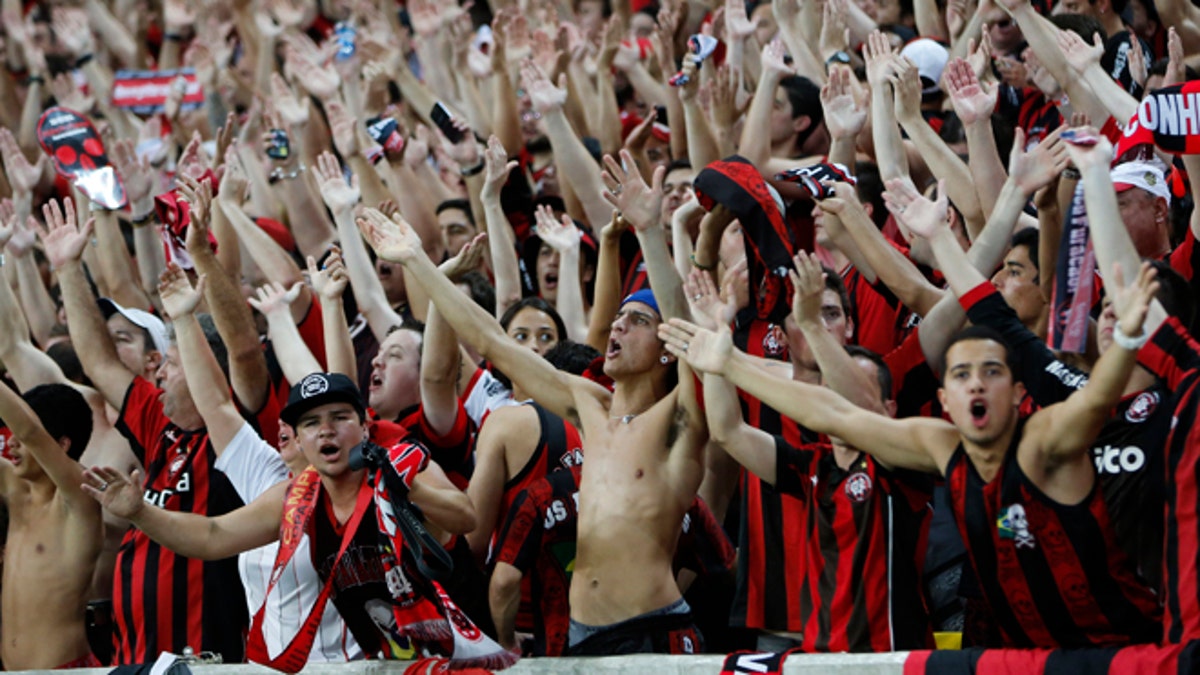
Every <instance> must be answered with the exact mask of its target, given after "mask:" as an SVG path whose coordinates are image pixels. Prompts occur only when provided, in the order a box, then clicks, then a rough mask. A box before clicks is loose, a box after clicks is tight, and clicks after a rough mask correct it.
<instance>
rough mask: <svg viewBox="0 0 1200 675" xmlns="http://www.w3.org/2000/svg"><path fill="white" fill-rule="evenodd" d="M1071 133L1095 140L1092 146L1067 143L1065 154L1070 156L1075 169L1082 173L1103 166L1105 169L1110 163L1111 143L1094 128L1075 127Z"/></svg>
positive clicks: (1111, 154)
mask: <svg viewBox="0 0 1200 675" xmlns="http://www.w3.org/2000/svg"><path fill="white" fill-rule="evenodd" d="M1072 131H1074V132H1075V133H1077V134H1083V135H1087V136H1091V137H1092V138H1094V139H1096V142H1095V144H1094V145H1076V144H1074V143H1067V152H1068V153H1069V154H1070V155H1071V161H1072V162H1074V164H1075V167H1076V168H1077V169H1079V170H1080V171H1084V170H1085V169H1089V168H1092V167H1095V166H1104V167H1106V168H1107V167H1108V165H1109V164H1110V163H1112V158H1113V146H1112V143H1110V142H1109V140H1108V139H1107V138H1106V137H1105V136H1104V135H1103V134H1101V133H1100V132H1099V131H1097V130H1096V128H1095V127H1090V126H1088V127H1075V128H1073V129H1072Z"/></svg>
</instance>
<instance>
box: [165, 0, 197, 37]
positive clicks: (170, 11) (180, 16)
mask: <svg viewBox="0 0 1200 675" xmlns="http://www.w3.org/2000/svg"><path fill="white" fill-rule="evenodd" d="M163 23H165V24H166V25H167V30H169V31H171V32H176V31H179V30H182V29H184V28H187V27H188V26H191V25H193V24H195V23H196V11H195V10H194V9H193V8H192V6H191V4H190V3H189V2H188V1H187V0H163Z"/></svg>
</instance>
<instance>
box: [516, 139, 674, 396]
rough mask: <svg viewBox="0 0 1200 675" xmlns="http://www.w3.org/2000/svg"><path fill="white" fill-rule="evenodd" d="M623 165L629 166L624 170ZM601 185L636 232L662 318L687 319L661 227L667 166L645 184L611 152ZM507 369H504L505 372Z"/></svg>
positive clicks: (628, 161) (626, 158)
mask: <svg viewBox="0 0 1200 675" xmlns="http://www.w3.org/2000/svg"><path fill="white" fill-rule="evenodd" d="M622 164H623V165H624V167H631V168H630V169H629V170H626V169H625V168H624V167H623V166H622ZM604 168H605V169H606V170H607V172H606V173H605V174H604V176H603V178H604V184H605V186H606V187H607V188H608V189H607V190H606V191H605V193H604V198H605V199H607V200H608V201H609V203H611V204H612V205H613V206H614V207H616V208H617V209H618V210H619V211H620V212H621V217H622V218H624V219H625V220H627V221H629V224H630V225H631V226H632V227H633V229H634V232H636V233H637V238H638V244H640V245H641V247H642V256H643V257H644V259H645V260H646V274H647V276H648V277H649V278H650V288H652V289H654V299H655V300H656V301H657V302H658V307H659V309H660V310H662V317H663V319H669V318H672V317H681V318H689V317H691V312H689V311H688V305H687V298H686V297H685V296H684V294H683V280H681V279H680V278H679V273H678V272H676V271H675V264H674V263H673V262H672V261H671V252H670V251H669V250H667V233H666V231H665V230H664V229H663V226H662V221H661V217H662V200H663V192H662V182H663V176H665V175H666V169H664V168H663V167H659V168H658V169H657V170H656V171H655V172H654V178H653V181H652V184H651V185H646V181H644V180H642V176H641V174H640V173H638V171H637V169H636V168H634V167H633V157H631V156H630V155H629V152H628V151H625V150H622V151H621V164H618V163H617V161H616V160H614V159H613V158H612V156H611V155H606V156H605V157H604ZM506 372H507V371H506Z"/></svg>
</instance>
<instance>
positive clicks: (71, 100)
mask: <svg viewBox="0 0 1200 675" xmlns="http://www.w3.org/2000/svg"><path fill="white" fill-rule="evenodd" d="M50 93H51V94H54V98H55V99H56V100H57V101H58V104H59V105H61V106H62V107H64V108H67V109H70V110H74V111H76V112H80V113H84V114H87V113H88V112H90V111H91V110H92V108H93V107H95V105H96V98H95V97H94V96H88V95H87V94H84V93H83V92H82V91H81V90H80V89H79V86H78V85H76V84H75V78H74V77H73V76H72V75H71V74H70V73H59V74H58V75H55V76H54V79H52V80H50Z"/></svg>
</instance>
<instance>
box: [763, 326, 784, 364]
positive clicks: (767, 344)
mask: <svg viewBox="0 0 1200 675" xmlns="http://www.w3.org/2000/svg"><path fill="white" fill-rule="evenodd" d="M762 348H763V352H762V353H763V356H765V357H767V358H776V359H777V358H780V357H782V356H783V352H784V350H785V349H786V348H787V341H786V340H784V337H783V329H782V328H780V327H779V326H776V325H775V324H771V325H769V326H767V331H766V333H764V334H763V340H762Z"/></svg>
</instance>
